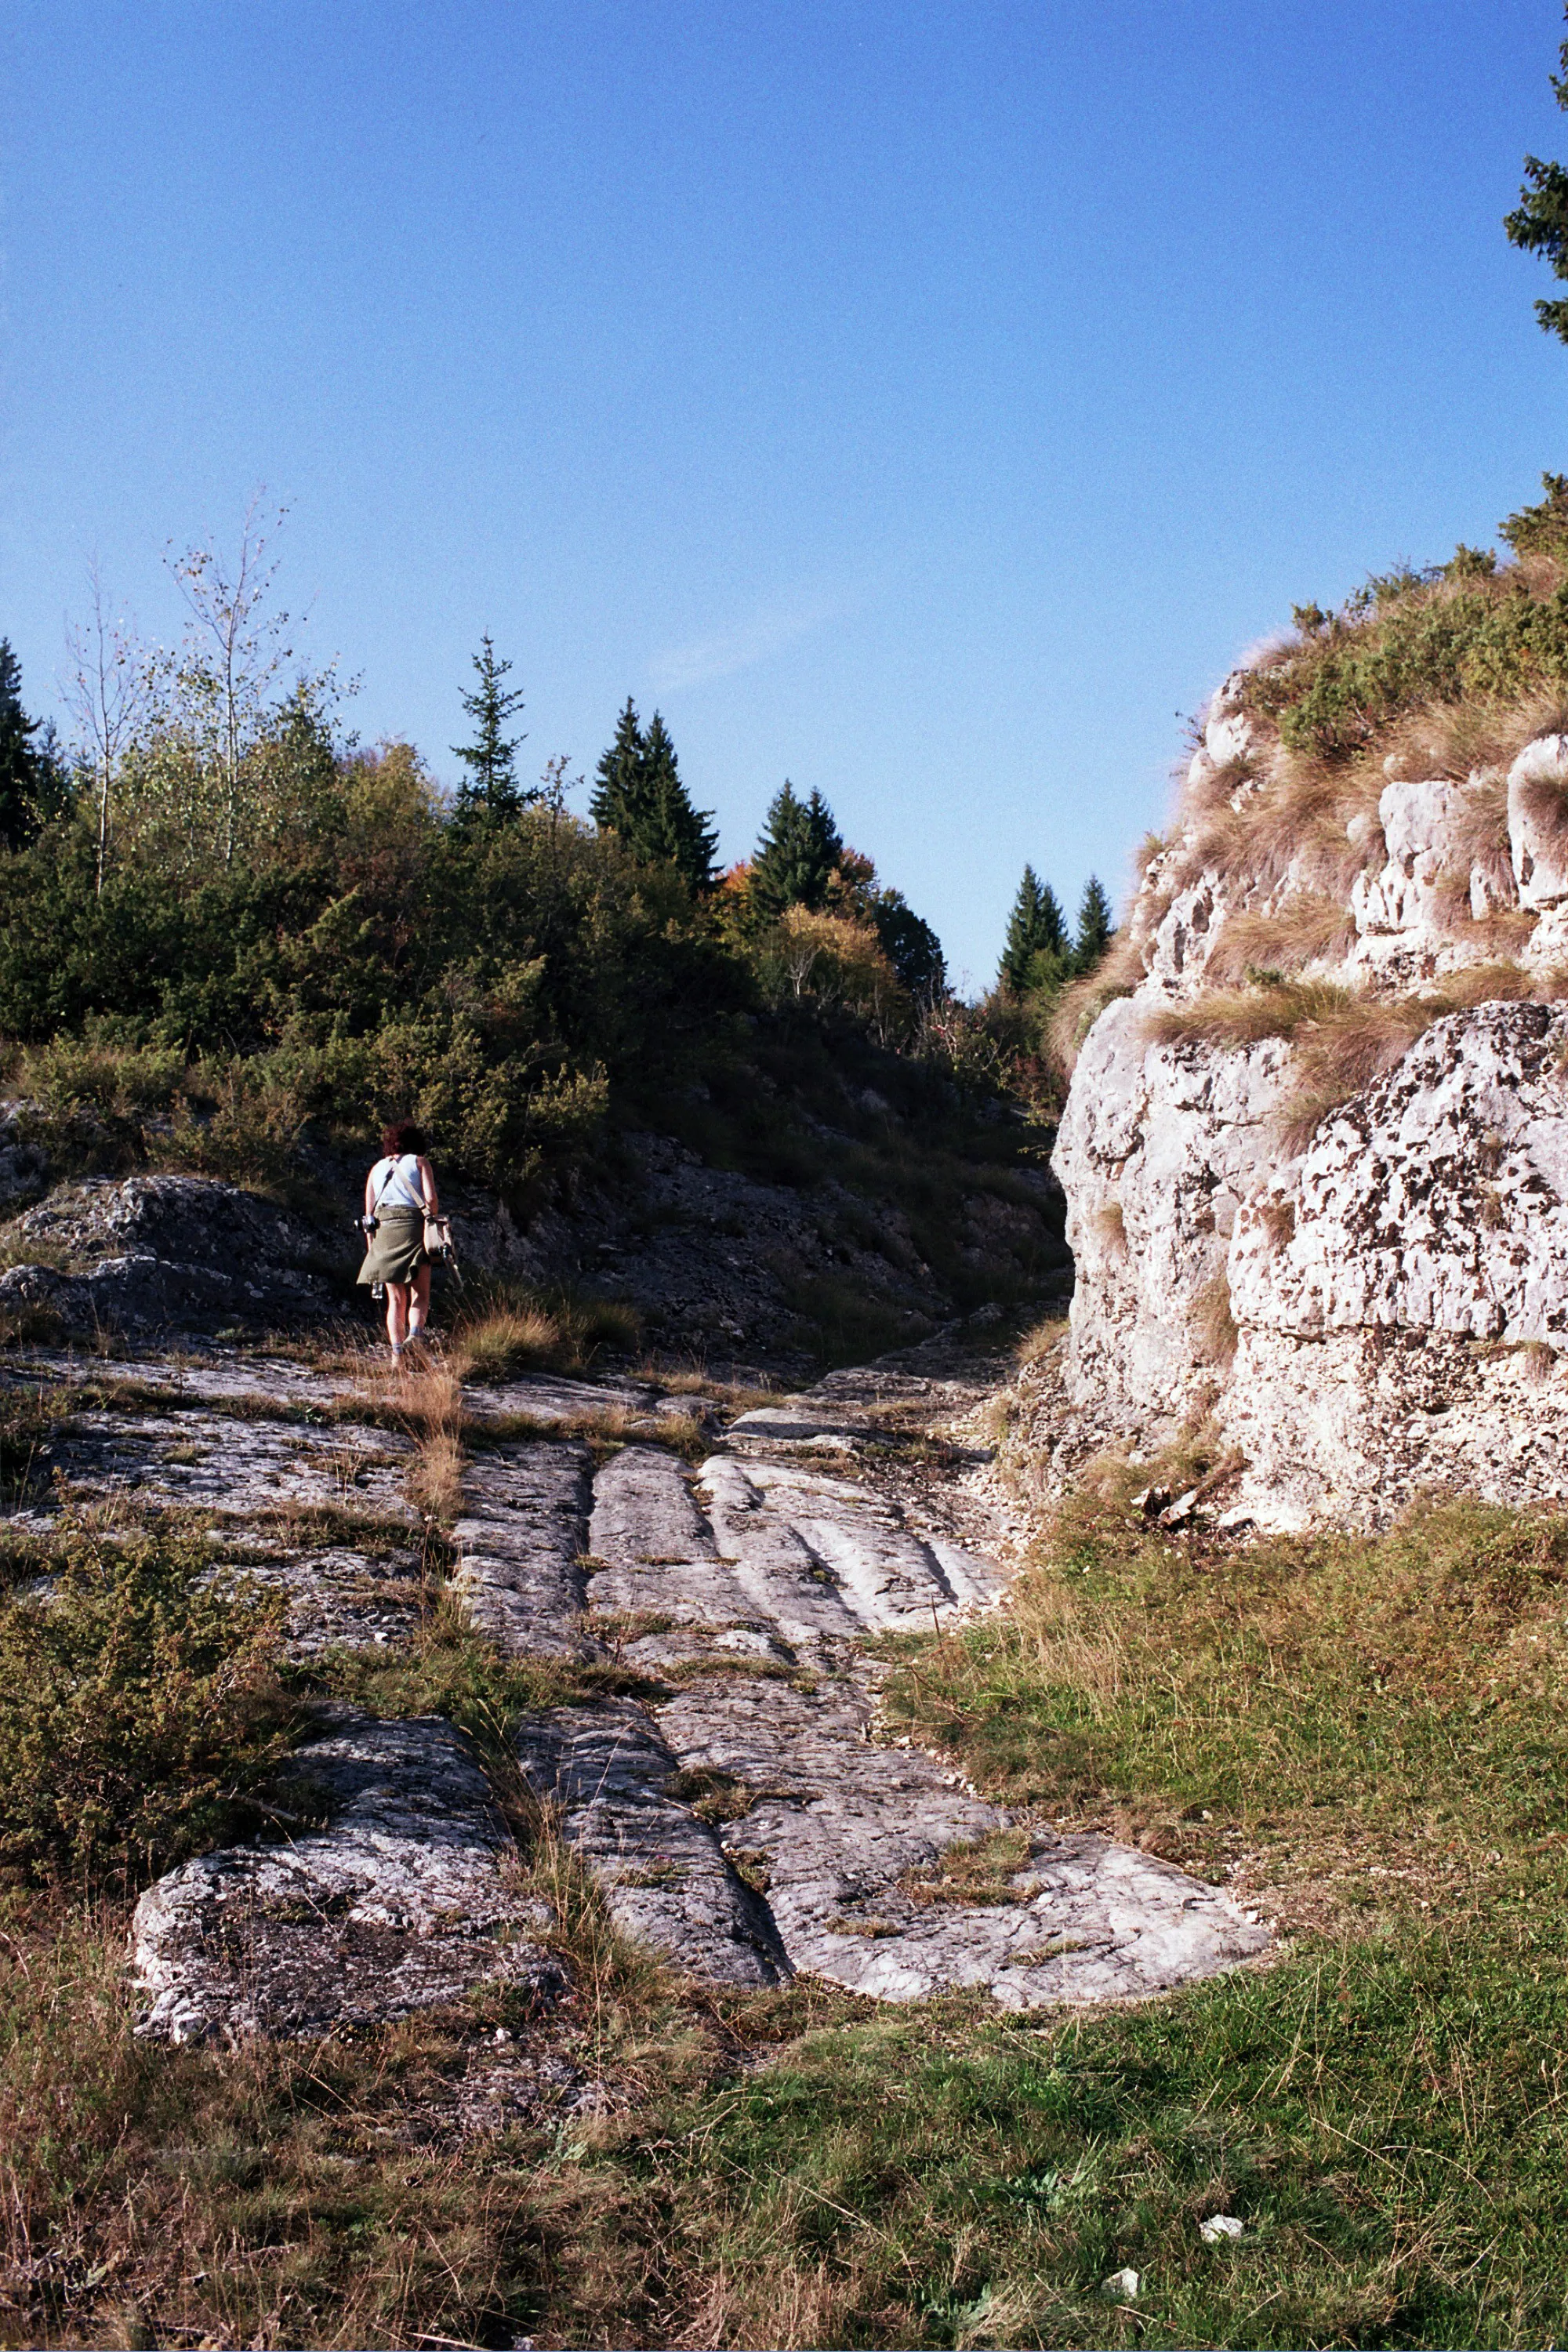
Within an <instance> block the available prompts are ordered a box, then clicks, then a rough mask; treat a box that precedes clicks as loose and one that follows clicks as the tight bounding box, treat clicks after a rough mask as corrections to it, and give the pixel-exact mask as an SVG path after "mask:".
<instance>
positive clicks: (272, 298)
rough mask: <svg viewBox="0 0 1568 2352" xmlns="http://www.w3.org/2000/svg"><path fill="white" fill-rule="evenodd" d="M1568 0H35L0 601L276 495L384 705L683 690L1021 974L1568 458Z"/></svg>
mask: <svg viewBox="0 0 1568 2352" xmlns="http://www.w3.org/2000/svg"><path fill="white" fill-rule="evenodd" d="M1561 37H1562V12H1561V8H1560V6H1559V5H1557V0H1484V5H1481V4H1480V0H1315V5H1310V6H1309V5H1300V0H1247V5H1233V0H1068V5H1056V0H1033V5H969V4H968V0H948V5H940V6H929V5H921V0H896V5H883V4H882V0H836V4H835V5H818V4H817V0H787V5H756V0H685V4H684V5H672V0H637V5H632V4H631V0H626V5H616V4H615V0H573V5H569V6H563V5H559V4H558V5H552V6H550V7H544V6H542V5H533V0H445V5H432V0H423V5H404V0H377V5H356V0H331V5H328V0H308V4H307V0H265V5H262V0H221V5H220V0H201V5H195V0H132V5H113V0H90V5H80V4H79V0H4V5H0V73H3V75H4V81H5V93H6V104H5V124H6V131H5V142H4V148H3V150H0V205H3V211H0V306H3V307H0V324H3V330H4V353H3V357H0V404H3V405H0V486H3V496H0V634H3V635H9V636H10V638H11V640H12V642H13V644H14V645H15V646H16V650H17V652H18V654H19V656H20V657H21V660H22V664H23V673H24V682H25V687H26V692H27V697H28V699H29V701H30V702H31V703H32V705H33V707H35V708H41V709H51V710H52V709H57V708H58V703H57V688H56V680H57V677H58V672H59V671H60V669H61V667H62V629H63V622H64V619H65V617H66V615H68V614H72V613H78V612H79V611H80V609H81V607H82V604H83V601H84V596H83V582H84V574H85V569H86V564H87V561H88V559H89V556H90V555H91V554H93V553H94V552H95V551H96V553H97V555H98V558H99V561H100V566H101V570H102V572H103V575H104V578H105V580H106V582H107V583H108V585H109V588H110V592H111V593H112V594H113V595H114V597H115V598H116V599H117V600H118V601H119V602H120V603H121V604H124V605H126V606H128V607H130V608H131V609H132V611H133V612H134V614H135V615H136V617H137V618H138V620H139V621H140V623H141V625H142V627H143V629H144V630H145V631H146V632H147V633H148V634H149V635H153V636H163V637H172V636H173V635H175V634H176V633H177V629H178V625H179V614H178V608H177V604H176V601H175V598H174V591H173V589H172V587H171V586H170V584H169V583H168V581H167V579H166V577H165V576H164V574H163V571H162V569H161V557H162V553H163V549H164V547H165V546H166V544H168V543H169V542H171V541H173V542H174V544H175V545H176V546H183V545H184V544H187V543H189V542H190V541H192V540H193V539H195V538H197V537H199V536H201V535H204V534H207V533H211V534H216V537H217V538H218V539H219V540H220V541H222V540H225V539H229V540H232V538H233V536H234V533H235V531H236V529H237V522H238V519H239V516H240V514H241V512H242V511H243V509H244V506H245V503H246V499H247V495H248V493H249V492H250V491H251V490H252V488H255V487H256V486H257V485H258V484H265V485H267V487H268V490H269V491H270V492H271V494H272V495H273V497H274V498H275V499H287V501H288V502H289V506H290V509H291V512H290V515H289V523H288V526H287V530H286V532H285V535H284V538H283V541H281V548H282V552H283V556H284V565H283V572H282V574H281V576H280V580H279V590H280V593H281V594H282V596H283V599H284V601H285V602H287V603H288V604H290V605H292V606H295V607H300V606H308V607H309V609H310V623H309V627H308V629H307V631H306V632H305V633H304V634H303V635H302V636H301V638H300V645H301V646H302V647H303V648H304V649H305V650H306V651H307V652H308V653H309V655H310V658H311V659H312V660H313V661H314V662H316V663H318V664H320V663H324V662H325V661H327V660H328V659H330V658H331V656H334V655H336V656H341V658H342V664H343V666H344V667H345V669H347V670H348V671H350V672H355V673H358V674H359V675H360V677H361V678H362V680H363V684H362V689H361V692H360V694H359V697H358V699H357V701H356V703H355V704H354V705H353V713H352V715H353V720H354V723H355V724H357V726H358V727H359V729H360V730H361V732H362V733H363V735H364V736H366V737H367V738H372V739H374V738H375V737H377V736H380V735H384V734H390V735H405V736H407V737H409V738H410V739H411V740H414V741H415V742H416V743H417V744H419V745H420V747H421V748H422V749H423V750H424V751H425V752H426V755H427V756H428V757H429V759H430V760H431V761H432V764H433V765H434V767H435V769H436V770H437V773H439V774H442V775H444V776H446V777H447V778H451V777H452V775H453V772H454V770H455V767H456V762H455V761H453V760H452V759H451V757H450V754H449V751H448V749H447V747H448V746H449V745H450V744H451V742H452V741H454V740H460V736H461V713H460V711H459V709H458V693H459V692H460V690H461V689H462V688H463V687H464V686H465V685H466V684H467V683H468V682H469V673H468V656H469V655H470V654H471V653H472V651H473V650H474V648H475V647H476V646H477V644H478V641H479V635H480V632H481V631H482V630H484V629H487V628H488V629H489V631H490V632H491V634H492V635H493V636H494V638H495V641H496V644H497V646H498V648H499V650H500V652H502V653H503V654H504V655H506V656H510V659H511V660H512V662H513V664H514V672H515V677H516V678H517V679H520V680H521V683H522V685H523V687H524V688H525V691H526V693H527V696H528V709H527V712H526V714H525V719H524V723H525V724H526V726H527V727H528V729H529V741H528V743H527V744H526V746H525V747H524V753H523V757H524V760H525V761H527V762H528V764H529V767H530V769H531V770H532V769H535V768H537V767H538V766H542V763H543V761H544V760H545V758H546V757H547V756H548V755H550V754H552V753H553V752H556V751H568V752H570V753H571V754H572V755H573V757H574V761H575V762H576V763H577V764H578V765H580V766H582V767H583V768H584V769H588V770H590V771H591V769H592V765H593V762H594V761H595V759H596V757H597V755H598V753H599V751H601V749H602V748H603V746H604V744H605V742H606V741H607V740H608V738H609V735H610V731H611V729H612V727H613V724H614V720H615V717H616V710H617V709H618V708H619V705H620V704H621V702H622V701H623V700H624V698H625V697H626V695H627V694H628V693H630V694H632V695H634V696H635V697H636V698H637V701H638V703H639V706H640V707H641V708H642V709H643V710H644V712H645V714H646V713H647V711H648V710H649V709H651V708H652V707H653V706H654V704H656V703H657V704H658V705H659V706H660V707H661V708H662V709H663V710H664V713H665V715H666V718H667V719H668V724H669V727H670V730H671V732H672V733H673V735H674V738H675V741H676V744H677V747H678V749H679V753H680V757H681V763H682V769H683V772H684V773H685V775H686V777H687V779H688V781H689V783H690V785H691V788H692V791H693V793H694V795H695V797H696V799H697V800H698V802H699V803H700V804H701V805H703V806H706V807H710V808H712V809H713V810H715V811H716V812H717V814H718V818H719V822H720V825H721V836H722V838H721V850H722V854H723V855H724V856H725V857H726V859H728V858H731V857H735V856H742V855H744V854H745V852H746V851H747V850H748V849H749V847H750V846H751V845H752V840H753V838H754V836H755V834H756V830H757V827H758V824H759V823H760V821H761V818H762V814H763V809H764V808H765V805H766V803H767V802H768V800H769V798H770V797H771V795H772V794H773V792H774V791H776V789H777V787H778V785H779V783H780V782H782V780H783V779H784V776H785V775H789V776H791V777H793V778H794V780H795V782H796V784H797V785H799V786H800V787H801V788H802V789H803V790H805V789H808V788H809V787H811V786H813V785H817V786H819V787H820V788H821V789H822V790H823V791H824V792H825V793H826V795H827V797H828V799H829V800H830V801H831V803H833V806H834V808H835V810H836V812H837V815H838V817H839V821H840V824H841V825H842V827H843V830H844V831H845V833H846V835H847V837H848V838H849V839H850V840H851V841H852V842H854V843H855V844H856V845H858V846H859V847H861V848H863V849H865V850H867V851H868V852H869V853H870V854H871V855H872V856H874V857H875V858H876V860H877V862H878V866H879V869H880V871H881V873H882V875H883V877H884V878H885V879H886V880H888V881H890V882H893V883H896V884H897V885H898V886H899V887H901V888H902V889H903V890H904V891H905V893H906V895H907V896H908V897H909V898H910V900H911V902H912V903H913V904H914V905H915V906H916V907H917V908H920V909H921V912H922V913H924V914H926V915H927V916H928V918H929V919H931V921H932V922H934V923H935V925H936V927H937V929H939V931H940V932H941V934H942V939H943V941H944V943H945V945H946V946H947V949H948V951H949V956H950V960H951V961H952V964H953V966H954V968H955V970H956V971H959V972H961V973H967V974H968V975H969V977H970V979H971V982H973V984H976V985H978V984H983V983H984V982H985V981H986V980H988V978H989V977H990V974H991V971H992V970H993V968H994V961H995V956H996V952H997V950H998V947H999V945H1000V940H1001V933H1002V929H1003V926H1004V923H1005V916H1006V911H1007V907H1008V904H1009V902H1010V900H1011V898H1012V895H1013V892H1014V890H1015V887H1016V883H1017V878H1018V875H1019V872H1020V871H1021V869H1022V866H1023V864H1024V861H1025V859H1026V858H1028V859H1031V860H1032V861H1033V862H1034V864H1035V866H1037V869H1039V870H1040V871H1042V872H1043V873H1046V874H1047V875H1048V876H1049V877H1051V878H1052V879H1053V880H1054V881H1055V883H1056V885H1057V887H1058V891H1059V892H1060V893H1061V895H1062V896H1063V897H1064V898H1069V899H1074V900H1076V898H1077V895H1078V893H1079V890H1080V889H1081V887H1082V884H1083V881H1084V878H1085V877H1086V876H1087V875H1088V874H1089V871H1090V870H1091V869H1092V870H1098V871H1099V872H1100V874H1101V875H1102V876H1103V877H1105V879H1106V880H1107V882H1108V884H1110V886H1111V887H1113V889H1114V890H1116V891H1117V892H1118V893H1120V892H1121V889H1122V888H1123V887H1124V884H1125V880H1126V876H1127V871H1128V864H1129V856H1130V853H1131V848H1132V845H1134V844H1135V842H1136V841H1137V839H1138V837H1139V836H1140V835H1141V834H1142V832H1143V831H1144V830H1145V829H1146V828H1147V827H1148V826H1149V825H1150V824H1155V823H1158V822H1160V821H1161V820H1162V818H1163V814H1164V813H1165V809H1166V806H1167V803H1168V796H1169V784H1168V781H1167V779H1168V775H1169V772H1170V769H1171V766H1172V763H1173V761H1174V759H1175V758H1176V757H1177V755H1178V753H1179V751H1180V747H1181V737H1182V721H1181V719H1179V718H1178V716H1177V714H1178V713H1179V712H1188V711H1191V710H1193V709H1195V708H1196V707H1197V705H1198V704H1199V703H1200V702H1201V700H1202V698H1204V696H1205V693H1206V692H1207V691H1208V690H1209V688H1211V687H1212V686H1213V685H1214V684H1215V681H1216V680H1217V678H1218V677H1220V676H1221V675H1222V674H1223V672H1224V671H1225V669H1226V667H1227V666H1228V664H1229V661H1230V659H1231V658H1232V656H1234V655H1235V654H1236V653H1237V651H1238V650H1240V649H1241V648H1242V647H1243V646H1246V645H1247V644H1248V643H1250V642H1252V641H1253V640H1255V639H1257V638H1258V637H1259V636H1260V635H1265V634H1267V633H1268V631H1269V630H1270V629H1271V628H1273V627H1275V626H1277V625H1279V624H1280V623H1281V622H1282V621H1287V620H1288V619H1289V607H1290V605H1291V604H1292V602H1300V601H1305V600H1306V599H1308V598H1316V599H1317V600H1319V601H1320V602H1327V601H1328V600H1330V599H1331V598H1336V597H1338V596H1341V595H1342V594H1343V593H1345V591H1346V590H1347V589H1349V588H1350V587H1351V586H1352V584H1353V583H1355V581H1356V580H1357V579H1359V578H1360V577H1362V576H1363V574H1364V573H1365V572H1367V571H1369V570H1372V569H1384V568H1386V567H1387V565H1388V564H1389V563H1390V562H1394V561H1395V560H1396V559H1399V558H1406V559H1408V560H1410V561H1413V562H1426V561H1430V560H1433V559H1435V558H1438V557H1441V556H1443V555H1446V554H1447V552H1448V551H1450V550H1451V548H1452V546H1453V544H1454V542H1455V541H1457V540H1458V539H1461V538H1463V539H1466V540H1468V541H1480V542H1482V543H1486V542H1488V541H1489V540H1490V539H1491V537H1492V535H1493V534H1494V532H1495V528H1496V523H1497V520H1498V518H1499V517H1500V515H1502V514H1503V513H1505V512H1506V511H1508V510H1509V509H1511V508H1512V507H1514V506H1517V505H1518V504H1520V503H1521V501H1522V500H1523V499H1526V498H1527V497H1530V496H1531V495H1532V494H1533V493H1534V490H1535V486H1536V484H1537V481H1538V478H1539V476H1540V473H1541V471H1542V467H1553V468H1554V469H1560V470H1561V469H1565V468H1568V432H1565V430H1564V427H1565V423H1568V413H1565V412H1568V350H1564V349H1563V347H1562V346H1561V345H1559V344H1557V343H1555V342H1549V341H1547V339H1546V338H1545V337H1544V336H1543V335H1542V333H1541V332H1540V331H1539V329H1538V328H1537V326H1536V324H1535V321H1534V318H1533V314H1532V311H1531V301H1532V299H1533V298H1534V297H1535V296H1536V295H1538V294H1541V293H1543V292H1546V291H1548V290H1551V289H1550V288H1549V284H1548V279H1547V273H1546V272H1545V270H1544V269H1543V268H1542V266H1541V265H1539V264H1537V263H1534V262H1532V261H1531V260H1528V259H1527V258H1526V257H1523V256H1521V255H1519V254H1516V253H1514V252H1513V251H1512V249H1511V248H1510V247H1509V246H1508V245H1507V243H1506V242H1505V240H1504V237H1503V235H1502V231H1501V228H1500V215H1501V214H1502V213H1503V212H1504V211H1505V210H1506V209H1507V208H1508V207H1509V206H1510V204H1511V203H1513V202H1514V201H1515V198H1516V192H1517V189H1518V185H1519V180H1520V165H1521V157H1522V155H1523V153H1524V152H1525V151H1526V150H1527V149H1529V150H1531V151H1533V152H1537V153H1545V154H1553V153H1555V154H1559V155H1562V154H1564V153H1565V152H1568V118H1565V117H1564V116H1563V115H1562V114H1561V113H1559V112H1558V110H1556V108H1555V106H1554V104H1553V102H1552V94H1551V91H1550V89H1549V86H1548V81H1547V76H1548V73H1549V71H1550V70H1551V68H1552V66H1553V65H1554V63H1555V53H1556V46H1557V43H1558V41H1559V40H1560V38H1561Z"/></svg>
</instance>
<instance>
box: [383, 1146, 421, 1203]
mask: <svg viewBox="0 0 1568 2352" xmlns="http://www.w3.org/2000/svg"><path fill="white" fill-rule="evenodd" d="M370 1197H371V1199H372V1201H373V1202H374V1203H375V1207H376V1208H377V1209H423V1207H424V1206H425V1195H424V1192H422V1191H421V1189H420V1184H419V1160H418V1156H417V1154H416V1153H415V1152H412V1151H405V1153H404V1155H403V1157H402V1159H401V1160H377V1161H376V1163H375V1166H374V1168H373V1169H372V1170H371V1171H370Z"/></svg>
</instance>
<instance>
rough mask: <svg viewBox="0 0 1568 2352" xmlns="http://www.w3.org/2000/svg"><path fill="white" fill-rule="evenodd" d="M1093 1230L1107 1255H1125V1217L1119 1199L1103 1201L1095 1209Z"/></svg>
mask: <svg viewBox="0 0 1568 2352" xmlns="http://www.w3.org/2000/svg"><path fill="white" fill-rule="evenodd" d="M1093 1223H1094V1230H1095V1232H1096V1234H1098V1235H1099V1237H1100V1244H1101V1245H1102V1247H1103V1248H1104V1250H1105V1252H1106V1255H1107V1256H1109V1257H1125V1256H1126V1255H1127V1219H1126V1217H1125V1216H1124V1215H1123V1213H1122V1208H1121V1202H1120V1201H1105V1202H1101V1204H1100V1207H1099V1208H1098V1209H1096V1210H1095V1212H1094V1217H1093Z"/></svg>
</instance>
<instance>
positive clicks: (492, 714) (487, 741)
mask: <svg viewBox="0 0 1568 2352" xmlns="http://www.w3.org/2000/svg"><path fill="white" fill-rule="evenodd" d="M479 646H480V650H479V652H478V653H477V654H476V655H475V656H474V667H475V668H476V669H477V670H478V672H479V691H478V692H477V693H475V694H465V695H464V697H463V708H464V709H465V710H466V711H467V712H468V716H469V718H470V719H473V721H474V722H475V726H476V729H477V732H476V735H475V738H474V740H473V741H472V742H471V743H454V744H453V746H452V749H453V751H455V752H456V753H457V755H458V759H459V760H461V761H462V762H463V764H464V766H465V767H466V768H467V769H468V775H467V776H466V777H465V778H464V780H463V782H462V783H461V784H460V785H459V786H458V804H457V814H458V820H459V822H462V823H468V824H471V823H473V821H474V820H475V819H476V818H481V819H485V820H488V821H489V823H491V824H506V823H507V821H508V820H509V819H510V818H512V817H515V816H516V815H517V814H518V813H519V811H520V810H521V808H522V806H523V804H524V803H525V802H528V801H533V800H537V799H538V798H539V795H538V793H535V792H526V793H525V792H522V791H521V790H520V789H519V786H518V781H517V765H516V761H515V757H514V754H515V753H516V751H517V747H518V745H519V744H520V743H523V742H526V741H527V740H528V739H527V737H526V736H523V735H513V736H511V737H510V738H509V737H508V736H507V734H506V733H505V729H506V725H507V721H508V720H509V719H510V718H511V717H512V715H513V714H514V712H516V711H519V710H521V708H522V689H521V688H520V687H505V686H503V685H502V683H501V680H502V679H503V678H504V677H506V675H507V672H508V671H509V670H510V667H511V664H510V662H508V661H498V660H497V659H496V649H495V647H494V646H493V645H492V644H491V643H490V638H489V630H488V629H487V630H486V632H485V634H484V635H483V636H482V637H481V638H480V640H479Z"/></svg>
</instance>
